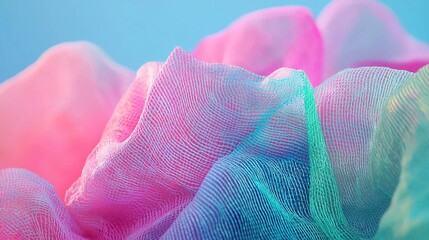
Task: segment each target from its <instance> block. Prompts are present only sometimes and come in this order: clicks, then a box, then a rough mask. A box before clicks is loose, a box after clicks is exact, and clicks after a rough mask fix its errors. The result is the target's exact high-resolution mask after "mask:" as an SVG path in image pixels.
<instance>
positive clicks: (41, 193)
mask: <svg viewBox="0 0 429 240" xmlns="http://www.w3.org/2000/svg"><path fill="white" fill-rule="evenodd" d="M81 234H82V232H81V231H80V229H79V226H78V224H77V223H76V221H75V220H74V219H73V218H72V217H71V215H70V213H69V211H68V209H67V208H66V207H65V206H64V203H63V201H62V200H61V199H60V198H59V197H58V195H57V194H56V193H55V190H54V188H53V187H52V185H50V184H49V183H47V182H46V181H45V180H44V179H41V178H40V177H38V176H37V175H35V174H34V173H32V172H30V171H27V170H24V169H3V170H0V239H23V240H24V239H25V240H37V239H83V238H82V237H81Z"/></svg>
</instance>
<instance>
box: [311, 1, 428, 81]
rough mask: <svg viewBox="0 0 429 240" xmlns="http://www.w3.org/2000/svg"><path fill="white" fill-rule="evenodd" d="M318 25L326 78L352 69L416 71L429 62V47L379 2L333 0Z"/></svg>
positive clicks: (324, 76) (323, 12) (319, 19)
mask: <svg viewBox="0 0 429 240" xmlns="http://www.w3.org/2000/svg"><path fill="white" fill-rule="evenodd" d="M317 25H318V27H319V29H320V32H321V33H322V36H323V41H324V50H325V56H324V74H323V78H324V79H326V78H328V77H330V76H332V75H333V74H335V73H337V72H339V71H341V70H343V69H345V68H349V67H361V66H385V67H391V68H395V69H401V70H409V71H414V72H415V71H417V70H418V69H419V68H421V67H423V66H424V65H426V64H428V63H429V46H428V45H427V44H424V43H422V42H420V41H417V40H416V39H414V38H413V37H412V36H410V35H409V34H408V33H407V32H406V31H405V30H404V29H403V28H402V27H401V25H400V23H399V22H398V20H397V19H396V17H395V15H394V14H393V13H392V12H391V11H390V10H389V9H388V8H387V7H385V6H384V5H383V4H380V3H378V2H377V1H372V0H336V1H332V3H331V4H330V5H328V6H327V7H326V9H325V10H323V11H322V13H321V14H320V16H319V18H318V19H317Z"/></svg>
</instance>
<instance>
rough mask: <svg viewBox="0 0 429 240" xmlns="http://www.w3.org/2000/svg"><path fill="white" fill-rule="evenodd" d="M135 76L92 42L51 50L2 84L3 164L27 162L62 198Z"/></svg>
mask: <svg viewBox="0 0 429 240" xmlns="http://www.w3.org/2000/svg"><path fill="white" fill-rule="evenodd" d="M133 78H134V74H133V73H132V72H131V71H129V70H127V69H125V68H124V67H121V66H119V65H117V64H115V63H113V62H112V61H111V60H110V59H109V58H108V57H107V56H105V55H104V53H102V52H101V51H100V50H99V49H98V48H97V47H95V46H94V45H92V44H89V43H85V42H76V43H65V44H60V45H58V46H55V47H52V48H51V49H49V50H47V51H46V52H45V53H44V54H43V55H42V56H41V57H40V58H39V59H38V60H37V62H36V63H34V64H33V65H31V66H30V67H28V68H27V69H26V70H25V71H23V72H21V73H20V74H18V75H17V76H15V77H13V78H12V79H9V80H8V81H6V82H4V83H2V84H1V85H0V119H1V120H0V121H1V124H0V136H1V138H0V169H3V168H10V167H15V168H16V167H18V168H26V169H28V170H30V171H32V172H34V173H36V174H38V175H39V176H41V177H42V178H44V179H46V180H48V181H49V182H50V183H51V184H53V186H54V187H55V190H56V192H57V193H58V194H59V195H60V196H61V198H63V197H64V194H65V191H66V189H67V188H69V187H70V185H71V184H72V183H73V182H74V181H76V179H77V178H78V177H79V176H80V173H81V171H82V167H83V165H84V163H85V160H86V157H87V156H88V154H89V153H90V152H91V150H92V149H93V148H94V147H95V145H96V144H97V143H98V141H99V140H100V137H101V134H102V132H103V129H104V127H105V125H106V122H107V121H108V120H109V118H110V115H111V114H112V112H113V110H114V108H115V105H116V103H117V102H118V101H119V99H120V97H121V96H122V94H123V92H124V91H125V90H126V89H127V87H128V85H129V84H130V82H131V81H132V79H133Z"/></svg>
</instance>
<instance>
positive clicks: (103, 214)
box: [0, 49, 429, 239]
mask: <svg viewBox="0 0 429 240" xmlns="http://www.w3.org/2000/svg"><path fill="white" fill-rule="evenodd" d="M428 67H429V66H428ZM428 67H426V70H422V71H421V72H419V73H418V74H416V75H413V74H412V73H409V72H406V71H399V70H392V69H387V68H360V69H355V70H345V71H342V72H340V73H338V74H336V75H335V76H333V77H332V78H330V79H328V80H327V81H325V83H324V84H322V85H321V86H320V87H318V88H316V89H315V90H313V88H312V87H311V85H310V82H309V80H308V78H307V77H306V75H305V74H304V72H302V71H297V70H292V69H285V68H283V69H279V70H277V71H275V72H273V73H272V74H271V75H270V76H269V77H263V76H259V75H255V74H253V73H250V72H248V71H247V70H244V69H242V68H238V67H232V66H226V65H221V64H208V63H204V62H201V61H199V60H196V59H194V58H192V57H191V56H189V55H188V54H187V53H185V52H184V51H183V50H181V49H176V50H175V51H173V53H172V55H171V56H170V57H169V58H168V59H167V61H166V62H165V63H163V64H161V63H148V64H146V65H144V66H143V67H142V68H141V69H140V70H139V71H138V74H137V78H136V80H135V81H134V82H133V84H132V85H131V87H130V88H129V89H128V90H127V92H126V93H125V94H124V97H123V98H122V99H121V101H120V102H119V104H118V106H117V107H116V109H115V112H114V113H113V115H112V118H111V120H110V121H109V123H108V124H107V128H106V130H105V132H104V134H103V137H102V139H101V140H100V143H99V144H98V145H97V146H96V147H95V149H94V150H93V151H92V152H91V154H90V155H89V157H88V159H87V162H86V164H85V166H84V168H83V172H82V175H81V177H80V178H79V179H78V180H77V181H76V182H75V183H74V184H73V185H72V186H71V188H70V189H69V190H68V191H67V194H66V198H65V205H64V204H63V203H62V202H61V200H60V198H58V196H57V195H56V194H55V193H54V190H53V188H52V187H51V186H50V184H49V183H48V182H47V181H46V180H43V179H41V178H40V177H38V176H36V175H34V174H32V173H30V172H28V171H26V170H18V169H7V170H3V171H1V172H0V186H2V187H1V188H0V189H1V192H0V194H1V195H0V196H2V198H1V201H0V209H1V211H2V214H1V215H2V216H3V217H2V218H0V220H1V221H0V231H1V235H2V236H7V238H20V239H37V238H45V239H49V238H51V239H52V238H55V239H58V238H61V239H81V238H88V239H123V238H129V239H136V238H143V239H154V238H155V239H156V238H160V237H163V238H165V239H171V238H174V239H199V238H204V239H218V238H233V239H237V238H239V239H248V238H273V239H284V238H294V239H303V238H307V239H325V238H341V239H345V238H347V239H350V238H370V237H373V236H388V234H393V233H394V231H393V230H389V229H390V228H389V226H391V225H389V223H388V224H387V226H386V227H385V228H382V229H380V230H379V231H380V232H377V226H378V222H379V221H380V219H381V217H382V214H383V212H384V211H386V210H387V212H388V213H389V212H390V208H388V207H389V203H390V201H391V198H392V196H395V195H396V194H401V192H399V193H398V192H396V191H401V188H400V187H399V186H400V185H398V180H396V181H390V180H391V179H390V178H392V179H394V180H395V176H396V179H398V178H399V175H398V174H396V175H389V176H388V178H389V179H388V180H389V181H385V179H380V176H381V177H383V176H384V178H386V176H385V174H380V172H378V171H377V168H374V166H379V165H380V164H381V163H383V161H386V159H385V158H383V157H380V156H384V155H381V154H382V153H378V152H377V151H374V148H372V147H371V146H372V145H374V144H379V145H382V146H391V145H389V144H392V143H391V141H390V140H391V139H392V138H391V136H396V135H391V134H393V133H392V131H381V130H380V131H378V129H379V126H380V128H381V127H383V126H386V127H389V128H391V129H397V130H396V131H399V132H404V134H408V135H407V136H410V137H412V135H410V134H409V132H412V131H413V130H412V129H415V128H417V126H420V125H419V124H414V125H413V124H411V123H412V122H413V121H414V119H415V118H414V117H406V116H408V115H407V114H410V116H420V119H421V121H422V123H423V124H425V123H426V122H427V118H426V116H425V115H424V113H422V112H419V107H423V108H424V109H425V106H426V105H427V104H428V102H427V101H426V100H425V99H422V100H421V101H417V102H411V103H413V104H414V105H415V106H416V108H413V107H410V108H409V104H410V103H408V102H407V101H404V103H402V102H401V101H397V100H396V98H397V95H399V96H401V97H402V98H405V99H406V98H407V97H411V96H413V97H415V96H422V97H425V96H424V95H422V94H423V92H424V91H425V90H426V89H425V88H418V89H419V92H416V94H411V93H409V92H410V91H409V90H408V89H409V88H411V87H414V88H416V86H414V85H415V84H423V85H422V86H426V87H427V82H428V81H429V79H428V78H427V75H425V74H427V73H426V72H424V71H427V68H428ZM415 79H417V80H415ZM385 86H389V87H388V88H386V87H385ZM340 90H341V91H340ZM402 92H405V93H407V95H406V96H403V94H402ZM362 93H365V94H362ZM418 93H421V94H418ZM393 103H394V104H395V105H393V106H392V104H393ZM425 104H426V105H425ZM342 106H344V107H345V108H346V107H347V110H348V111H346V109H344V110H341V107H342ZM392 107H394V109H397V110H396V111H394V113H395V112H398V111H400V110H403V111H405V112H402V111H401V114H400V115H399V116H400V117H401V119H400V120H398V121H393V120H390V119H391V118H392V117H390V115H389V113H390V112H392V110H391V109H390V108H392ZM364 109H365V111H363V110H364ZM371 109H372V110H371ZM413 109H415V110H413ZM350 110H352V111H350ZM409 110H411V111H410V112H408V111H409ZM416 114H417V115H416ZM403 116H405V117H403ZM395 117H396V115H394V117H393V118H395ZM345 119H346V121H345ZM404 121H405V122H404ZM408 121H411V122H410V124H407V122H408ZM392 124H393V125H392ZM334 126H337V127H334ZM338 126H339V127H338ZM400 126H409V127H408V128H406V129H404V127H402V128H401V127H400ZM413 126H415V127H413ZM423 126H426V125H423ZM401 129H404V130H401ZM407 129H408V130H407ZM344 132H346V133H347V134H342V135H341V133H344ZM422 136H424V135H422ZM386 139H388V140H389V141H386ZM395 139H397V138H396V137H395ZM423 140H424V139H423ZM400 142H401V141H400ZM425 142H426V141H422V144H424V143H425ZM376 149H378V150H380V149H382V150H384V149H387V150H389V149H392V148H388V147H383V148H376ZM422 149H425V148H424V145H423V146H422ZM394 150H396V148H394ZM413 150H414V148H413V149H411V150H410V151H411V152H410V154H412V153H413ZM390 153H391V154H393V153H392V152H390ZM419 156H420V155H419ZM421 156H422V157H423V158H424V156H425V155H421ZM392 161H393V160H392ZM401 161H403V160H401V159H400V158H397V162H396V163H395V162H393V163H392V164H390V165H391V167H388V169H392V170H391V171H393V172H395V170H397V165H395V164H398V162H401ZM370 166H371V167H370ZM382 166H383V167H379V169H381V170H382V171H384V170H385V168H386V165H384V164H383V165H382ZM383 173H384V172H383ZM397 173H400V172H397ZM404 174H406V172H405V173H404ZM401 176H402V175H401ZM383 183H390V184H391V185H388V186H387V187H386V186H384V185H385V184H383ZM397 185H398V190H396V191H395V189H396V186H397ZM367 186H370V187H367ZM380 188H382V189H383V191H382V192H381V193H380V190H379V189H380ZM11 189H13V191H11ZM402 191H407V190H406V189H405V190H402ZM368 196H371V198H368ZM417 200H419V198H418V197H416V201H417ZM420 201H423V202H424V200H420ZM399 204H401V203H399ZM390 207H395V206H394V205H392V206H390ZM399 208H401V206H399ZM32 209H37V211H36V212H34V211H33V210H32ZM374 209H376V211H374ZM397 212H398V211H394V214H396V213H397ZM17 216H27V217H26V221H22V220H21V219H22V218H21V217H17ZM40 216H43V220H42V221H41V220H40ZM10 219H16V220H14V221H12V222H13V224H12V225H11V221H10ZM384 219H385V218H383V219H382V221H381V224H383V223H384V222H385V220H384ZM392 219H394V218H392ZM392 221H393V220H392ZM381 226H383V225H381ZM421 226H422V227H424V225H421ZM23 229H26V230H25V231H23ZM422 231H423V230H422ZM392 232H393V233H392ZM404 232H405V233H406V232H407V231H405V230H404Z"/></svg>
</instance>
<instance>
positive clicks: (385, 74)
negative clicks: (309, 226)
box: [315, 67, 412, 238]
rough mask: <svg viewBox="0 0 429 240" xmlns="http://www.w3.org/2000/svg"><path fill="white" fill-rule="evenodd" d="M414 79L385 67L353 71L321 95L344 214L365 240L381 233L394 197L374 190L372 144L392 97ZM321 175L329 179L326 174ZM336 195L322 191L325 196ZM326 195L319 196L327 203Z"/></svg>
mask: <svg viewBox="0 0 429 240" xmlns="http://www.w3.org/2000/svg"><path fill="white" fill-rule="evenodd" d="M411 76H412V73H410V72H407V71H399V70H393V69H388V68H381V67H371V68H368V67H364V68H358V69H347V70H343V71H341V72H339V73H337V74H335V75H334V76H332V77H331V78H329V79H327V80H326V81H325V82H324V83H322V84H321V85H320V86H319V87H318V88H317V89H316V90H315V100H316V103H317V110H318V114H319V118H320V123H321V127H322V131H323V138H324V140H325V143H326V149H327V153H328V155H329V160H330V168H331V169H332V172H333V176H334V177H335V179H336V183H337V188H338V193H339V197H340V201H341V206H342V210H343V212H344V216H345V219H346V220H347V223H348V224H349V225H350V226H351V227H352V228H353V229H354V230H355V231H356V233H357V234H358V236H360V237H363V238H368V237H371V236H373V235H374V234H375V231H376V230H377V224H378V222H379V220H380V218H381V216H382V214H383V213H384V211H385V210H386V208H387V207H388V206H389V203H390V197H385V196H384V195H383V194H380V193H379V191H377V189H374V188H373V187H372V186H373V184H374V183H373V181H372V179H371V178H369V176H370V173H371V171H372V170H373V169H372V168H371V164H370V162H371V161H372V159H371V157H370V154H369V153H370V150H371V149H372V146H373V145H372V144H373V143H374V142H377V141H378V138H379V137H381V136H378V137H377V138H376V139H374V136H375V135H374V133H375V130H376V129H377V127H378V122H379V118H380V114H381V113H382V111H381V109H382V107H383V106H384V105H385V104H386V102H387V101H388V100H389V97H390V95H391V94H392V93H393V92H394V91H395V90H397V89H398V88H400V87H401V86H402V85H403V84H404V83H405V82H407V81H408V80H409V78H410V77H411ZM319 162H320V161H319ZM315 174H316V173H315ZM317 176H320V178H322V177H324V176H322V175H321V174H320V173H319V174H318V175H317ZM318 181H323V182H326V181H327V180H326V179H319V180H318ZM330 193H331V191H326V192H323V191H321V193H320V194H330ZM321 196H322V195H319V196H315V197H316V198H317V199H319V201H321V200H322V199H323V198H322V197H321ZM321 204H326V203H323V202H322V203H321ZM321 217H323V216H321Z"/></svg>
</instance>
